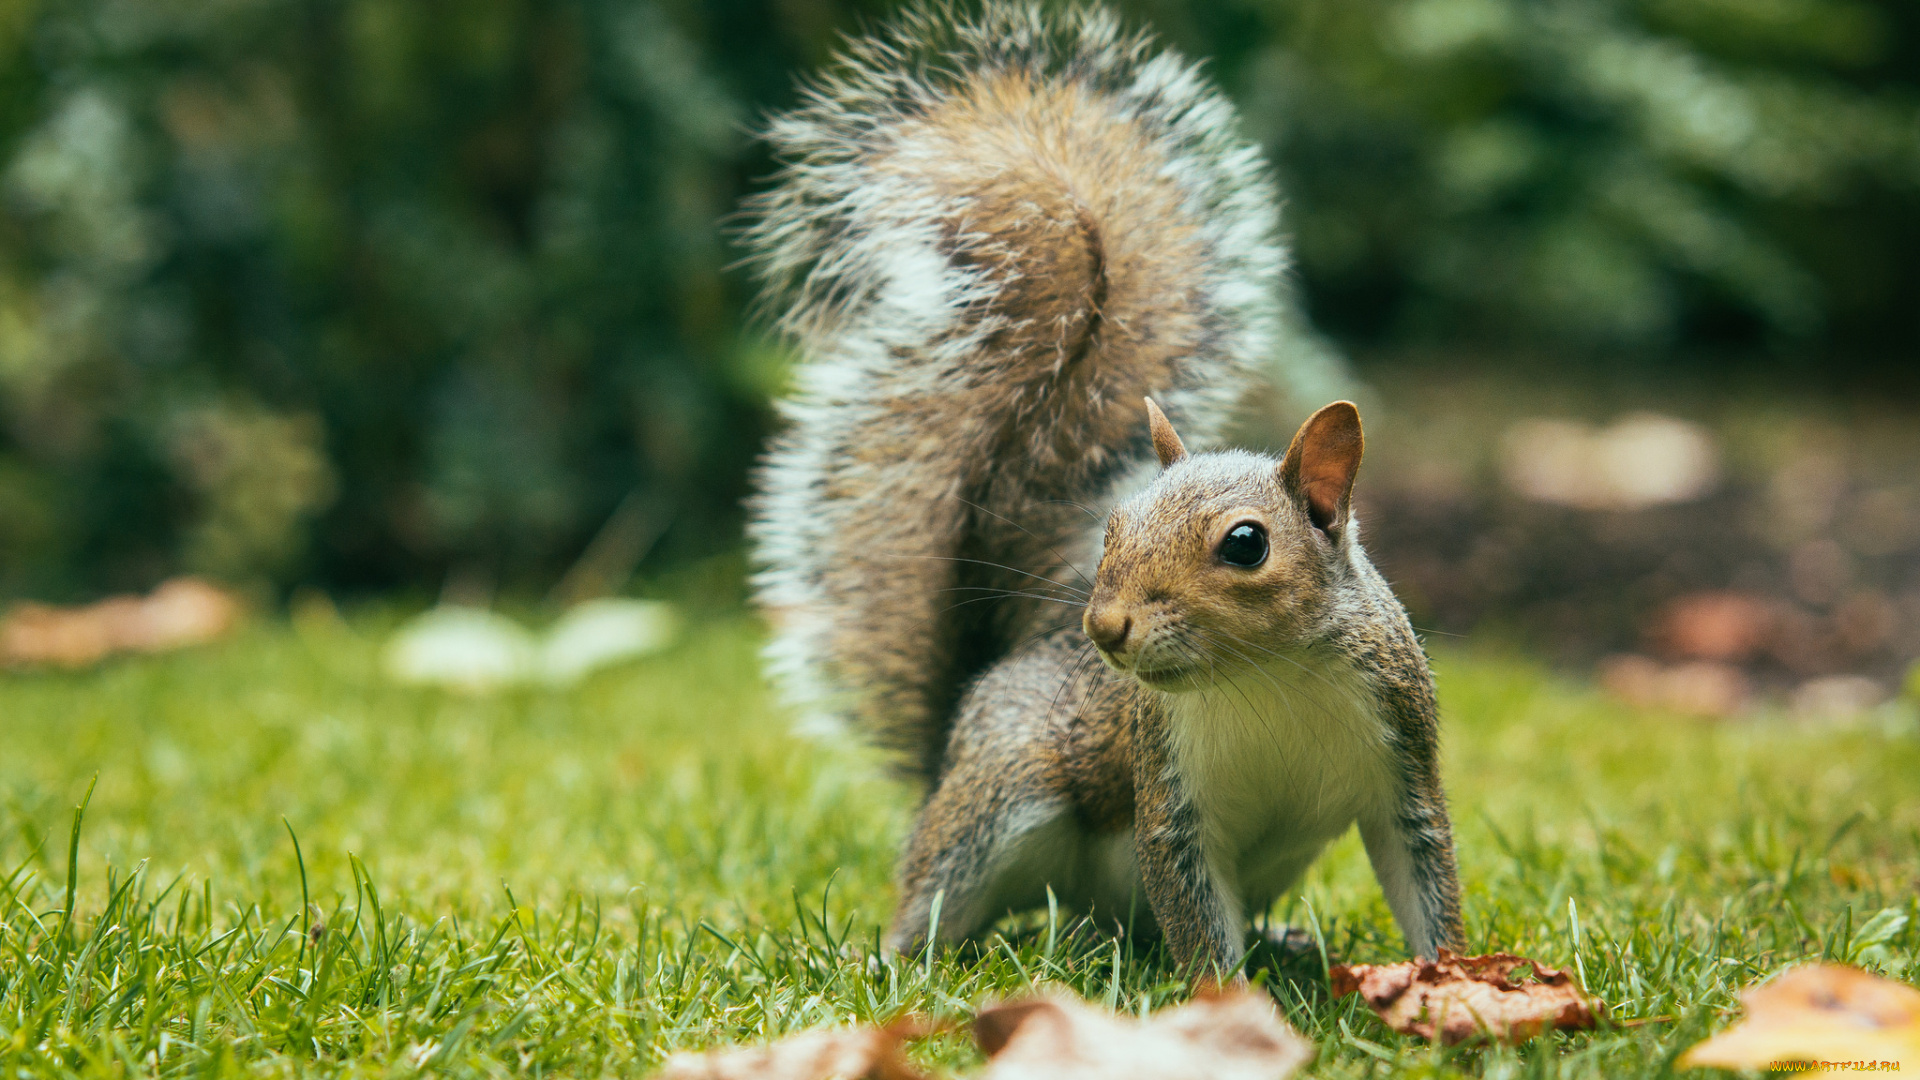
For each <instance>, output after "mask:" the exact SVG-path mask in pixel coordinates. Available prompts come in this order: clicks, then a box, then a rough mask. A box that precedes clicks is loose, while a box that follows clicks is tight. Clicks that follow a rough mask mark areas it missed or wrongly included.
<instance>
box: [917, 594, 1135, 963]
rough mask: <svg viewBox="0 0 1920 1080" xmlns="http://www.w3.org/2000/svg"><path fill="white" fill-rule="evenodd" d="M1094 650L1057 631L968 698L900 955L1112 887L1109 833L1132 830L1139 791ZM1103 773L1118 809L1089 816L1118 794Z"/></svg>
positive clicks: (926, 817) (935, 800)
mask: <svg viewBox="0 0 1920 1080" xmlns="http://www.w3.org/2000/svg"><path fill="white" fill-rule="evenodd" d="M1085 648H1086V646H1085V641H1084V639H1083V638H1081V637H1080V635H1079V632H1078V630H1077V629H1073V628H1063V629H1061V630H1058V631H1055V632H1053V633H1051V634H1049V635H1046V636H1045V637H1043V638H1041V639H1038V640H1037V641H1036V642H1035V644H1034V646H1033V647H1032V648H1030V649H1027V650H1025V651H1023V652H1021V653H1019V654H1017V655H1015V656H1011V657H1008V658H1006V659H1004V660H1002V661H1001V662H1000V663H999V664H996V665H995V666H994V667H993V668H991V669H990V670H989V671H988V672H987V673H986V674H985V675H983V676H982V677H981V678H980V680H979V682H978V683H977V684H976V685H975V686H974V687H973V689H972V690H971V692H970V693H969V694H968V695H967V700H966V703H965V704H964V705H963V706H962V707H961V709H960V713H959V715H958V716H957V717H956V718H955V723H954V728H953V735H952V738H951V739H950V740H949V743H948V750H947V754H946V767H945V769H944V771H943V772H942V773H941V775H940V779H939V781H938V783H937V784H936V785H935V787H934V790H933V793H932V794H931V795H930V796H928V798H927V801H926V804H925V805H924V806H922V807H921V809H920V817H919V819H918V820H917V821H915V822H914V827H913V834H912V836H911V837H910V838H909V839H908V841H907V848H906V851H905V853H904V854H903V855H902V856H901V859H900V869H899V885H900V905H899V908H898V910H897V912H896V914H895V915H894V919H893V925H892V927H891V928H890V929H889V930H888V933H887V946H888V948H889V949H891V950H893V951H896V952H903V951H909V950H917V949H919V948H920V947H922V946H923V945H924V944H925V943H926V941H927V940H928V939H929V938H936V939H938V940H939V941H941V942H944V943H948V944H952V943H956V942H960V941H964V940H966V939H968V938H971V937H974V936H976V935H977V934H979V933H981V932H982V931H984V930H985V929H986V928H987V927H988V926H990V925H991V924H992V923H993V921H994V920H995V919H997V918H999V917H1000V916H1002V915H1005V914H1007V913H1008V912H1011V911H1024V910H1028V909H1031V908H1035V907H1040V906H1043V905H1045V904H1046V902H1047V890H1048V889H1049V888H1051V889H1052V890H1053V893H1054V895H1055V896H1056V897H1058V898H1059V899H1060V900H1061V902H1062V903H1064V904H1066V905H1067V906H1069V907H1072V908H1077V907H1079V906H1080V904H1079V903H1078V901H1080V900H1082V899H1085V898H1087V897H1086V894H1089V890H1090V889H1091V890H1092V891H1094V892H1098V891H1100V888H1101V887H1102V886H1106V885H1109V884H1111V883H1109V882H1107V881H1106V880H1105V878H1106V877H1107V876H1110V874H1109V873H1108V871H1110V870H1111V868H1110V867H1108V866H1107V865H1106V863H1107V862H1109V861H1111V860H1110V859H1108V858H1106V856H1108V855H1110V854H1111V851H1110V849H1111V848H1112V847H1113V844H1112V843H1111V842H1110V839H1111V838H1110V837H1109V836H1108V834H1109V833H1120V834H1124V833H1125V832H1126V831H1127V830H1128V828H1129V827H1130V825H1131V822H1130V821H1129V820H1127V819H1128V818H1129V817H1130V816H1131V797H1130V796H1131V789H1130V783H1129V782H1128V779H1129V778H1128V773H1127V770H1126V768H1125V766H1124V763H1123V762H1121V761H1120V760H1119V759H1118V757H1117V756H1116V755H1119V754H1120V753H1122V751H1121V748H1120V747H1119V746H1118V744H1117V741H1116V740H1115V739H1114V738H1113V737H1112V730H1111V725H1110V724H1109V723H1106V722H1105V721H1108V720H1110V719H1111V717H1110V715H1109V714H1112V713H1113V712H1114V710H1112V709H1111V708H1109V707H1107V705H1108V703H1107V702H1106V698H1107V697H1109V696H1111V693H1110V687H1109V685H1108V683H1109V680H1107V679H1106V678H1104V677H1103V676H1104V672H1105V669H1104V668H1102V667H1100V666H1099V665H1089V664H1088V663H1086V657H1085V656H1084V655H1083V653H1084V650H1085ZM1103 764H1104V765H1105V766H1106V768H1105V769H1104V772H1111V773H1113V775H1114V776H1116V777H1118V778H1119V779H1120V781H1121V784H1120V785H1119V786H1120V787H1121V792H1120V794H1117V795H1116V796H1115V797H1114V798H1111V799H1107V800H1106V802H1111V803H1113V804H1114V805H1112V806H1105V805H1089V802H1088V798H1087V793H1088V791H1092V790H1104V789H1105V788H1109V787H1115V786H1116V785H1113V784H1106V785H1102V784H1097V783H1092V782H1090V780H1089V776H1091V775H1092V772H1090V770H1092V771H1095V772H1098V771H1102V770H1101V766H1102V765H1103ZM1109 819H1111V820H1109ZM1107 891H1111V889H1108V890H1107Z"/></svg>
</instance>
